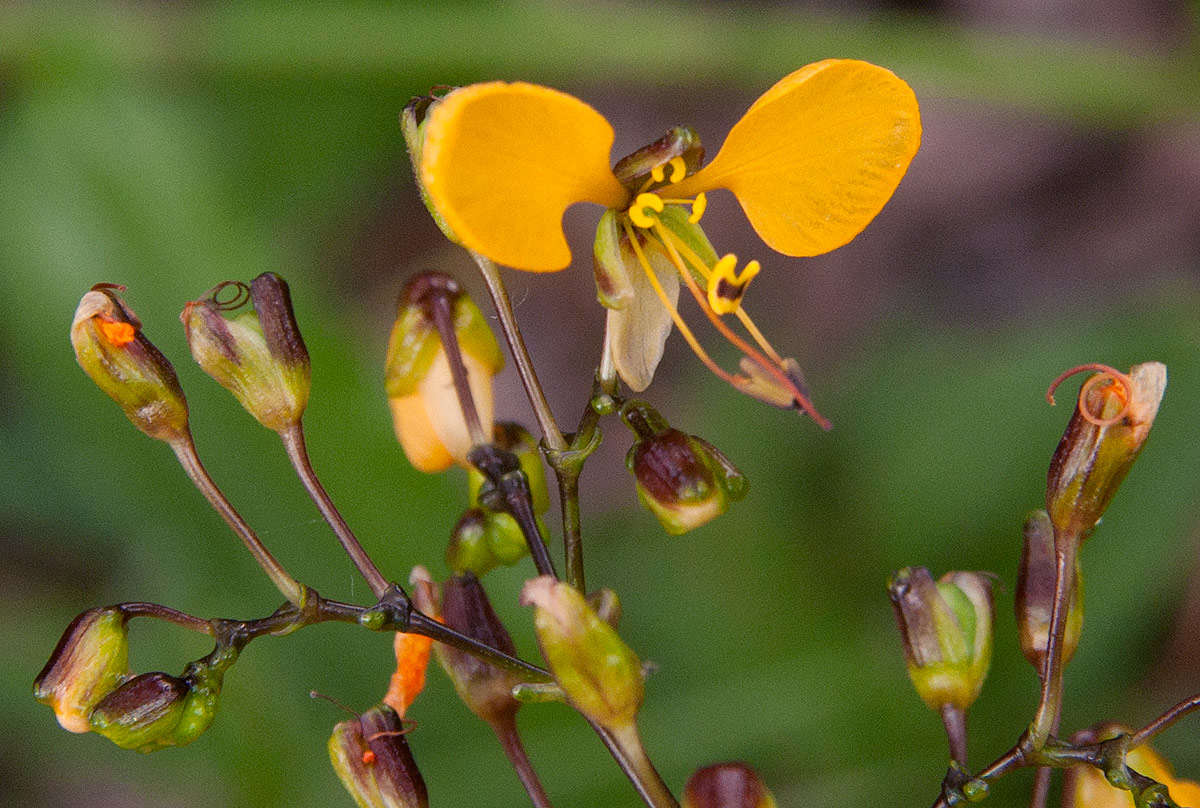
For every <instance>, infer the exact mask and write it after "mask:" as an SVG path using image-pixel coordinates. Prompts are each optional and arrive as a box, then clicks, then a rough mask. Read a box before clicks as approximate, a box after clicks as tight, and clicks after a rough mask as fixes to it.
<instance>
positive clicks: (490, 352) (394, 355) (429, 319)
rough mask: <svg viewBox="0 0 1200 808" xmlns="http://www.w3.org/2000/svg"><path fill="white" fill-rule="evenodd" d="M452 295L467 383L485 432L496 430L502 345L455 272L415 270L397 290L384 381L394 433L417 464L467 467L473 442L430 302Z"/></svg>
mask: <svg viewBox="0 0 1200 808" xmlns="http://www.w3.org/2000/svg"><path fill="white" fill-rule="evenodd" d="M443 297H448V298H449V299H450V301H451V318H452V322H453V328H454V334H455V338H456V340H457V342H458V347H459V350H460V353H461V354H462V361H463V365H464V366H465V368H466V373H467V381H468V386H469V387H470V391H471V397H472V399H473V403H474V405H475V411H476V413H477V414H478V417H479V423H480V425H481V426H482V428H483V431H484V433H485V434H491V432H492V412H493V398H492V377H493V376H494V375H495V374H496V373H498V372H499V371H500V368H502V367H503V366H504V356H503V355H502V354H501V353H500V345H499V344H498V343H497V342H496V337H495V335H494V334H493V333H492V330H491V329H490V328H489V327H488V324H487V321H486V320H485V319H484V317H483V313H482V312H480V311H479V308H478V307H477V306H476V305H475V304H474V303H473V302H472V301H471V298H469V297H468V296H467V295H466V294H465V293H464V292H463V291H462V289H461V287H460V286H459V285H458V283H457V282H456V281H455V280H454V279H453V278H451V277H449V276H447V275H443V274H440V273H436V272H425V273H421V274H420V275H417V276H415V277H414V278H412V279H411V280H409V282H408V283H407V284H405V286H404V290H403V291H402V292H401V293H400V308H399V312H398V314H397V316H396V323H395V325H394V326H393V327H392V335H391V339H390V340H389V342H388V352H387V370H386V385H387V394H388V401H389V403H390V404H391V408H392V418H393V422H394V425H395V429H396V437H397V438H398V439H399V441H400V444H401V446H403V447H404V453H405V455H407V456H408V460H409V462H410V463H412V464H413V466H414V467H415V468H417V469H418V470H420V471H426V472H434V471H442V470H443V469H446V468H448V467H449V466H450V465H451V464H453V463H456V462H457V463H459V464H461V465H463V466H469V465H470V463H469V461H468V460H467V453H468V452H469V451H470V449H471V447H472V446H473V445H474V441H472V439H471V433H470V430H469V429H468V426H467V419H466V417H465V416H464V415H463V410H462V407H461V406H460V404H459V400H458V395H457V392H456V391H455V387H454V380H453V375H452V373H451V369H450V360H449V358H448V357H447V354H446V349H445V347H444V346H443V345H442V340H441V337H440V336H439V334H438V331H437V327H436V325H435V323H434V320H433V314H432V312H431V310H430V306H431V305H433V302H434V300H435V298H443Z"/></svg>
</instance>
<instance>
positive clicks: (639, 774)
mask: <svg viewBox="0 0 1200 808" xmlns="http://www.w3.org/2000/svg"><path fill="white" fill-rule="evenodd" d="M589 723H592V722H590V721H589ZM592 729H594V730H595V731H596V734H597V735H599V736H600V740H601V741H603V742H604V746H605V747H606V748H607V749H608V751H609V753H610V754H611V755H612V756H613V759H614V760H615V761H616V762H617V765H618V766H620V767H621V771H623V772H624V773H625V776H626V777H628V778H629V782H630V783H632V784H633V787H634V789H635V790H636V791H637V793H638V796H639V797H641V798H642V801H643V802H645V803H646V805H647V806H649V808H679V801H678V800H677V799H675V795H674V794H672V793H671V789H669V788H667V784H666V783H665V782H663V779H662V775H660V774H659V773H658V769H656V768H654V764H653V763H651V762H650V758H649V756H647V755H646V750H645V748H644V747H643V746H642V739H641V737H640V736H639V735H638V731H637V726H636V725H634V724H629V725H628V726H626V727H620V728H616V729H611V730H610V729H607V728H605V727H601V726H600V725H598V724H595V723H592Z"/></svg>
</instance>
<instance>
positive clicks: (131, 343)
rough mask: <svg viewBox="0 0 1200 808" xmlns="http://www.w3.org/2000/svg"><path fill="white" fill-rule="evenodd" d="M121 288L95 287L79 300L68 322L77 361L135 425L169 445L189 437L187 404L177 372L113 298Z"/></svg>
mask: <svg viewBox="0 0 1200 808" xmlns="http://www.w3.org/2000/svg"><path fill="white" fill-rule="evenodd" d="M124 288H125V287H123V286H116V285H114V284H109V283H98V284H96V285H95V286H93V287H92V289H91V291H89V292H88V293H87V294H85V295H84V296H83V297H82V298H81V299H80V301H79V306H78V308H76V309H75V318H74V320H73V321H72V323H71V345H72V347H74V349H75V358H76V359H77V360H78V362H79V366H80V367H81V368H83V370H84V372H85V373H87V375H88V376H90V377H91V378H92V381H94V382H95V383H96V386H97V387H99V388H100V389H101V390H103V391H104V392H105V394H107V395H108V397H109V398H111V399H112V400H113V401H115V402H117V404H119V405H120V406H121V409H122V410H124V411H125V415H126V416H128V418H129V420H130V421H132V422H133V425H134V426H136V427H137V428H138V429H140V430H142V431H143V432H145V433H146V434H147V435H149V436H150V437H152V438H157V439H158V440H163V441H167V442H168V443H172V442H175V441H178V440H180V439H183V438H185V437H186V436H187V434H188V407H187V400H186V399H185V398H184V396H183V390H182V388H180V386H179V378H178V377H177V376H176V375H175V368H173V367H172V366H171V363H170V362H168V361H167V358H166V357H165V356H163V355H162V353H161V352H160V351H159V350H158V349H157V348H155V347H154V345H153V344H152V343H151V342H150V340H148V339H146V337H145V335H144V334H142V323H141V321H140V320H138V318H137V316H136V315H135V314H134V313H133V310H132V309H130V308H129V307H128V306H127V305H125V301H123V300H122V299H121V297H120V296H119V295H118V294H117V292H119V291H123V290H124Z"/></svg>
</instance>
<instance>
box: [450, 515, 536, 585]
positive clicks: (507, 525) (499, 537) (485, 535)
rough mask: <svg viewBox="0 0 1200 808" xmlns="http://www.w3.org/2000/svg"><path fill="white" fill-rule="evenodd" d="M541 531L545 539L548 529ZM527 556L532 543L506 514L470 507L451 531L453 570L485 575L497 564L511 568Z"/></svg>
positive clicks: (451, 567)
mask: <svg viewBox="0 0 1200 808" xmlns="http://www.w3.org/2000/svg"><path fill="white" fill-rule="evenodd" d="M538 526H539V527H541V520H540V519H539V520H538ZM540 532H541V534H542V539H543V541H544V540H545V537H546V532H545V530H542V531H540ZM527 555H529V544H528V543H527V542H526V541H525V534H524V533H522V532H521V526H520V525H518V524H517V520H516V519H513V518H512V517H511V516H510V515H508V514H507V513H502V512H498V511H489V510H485V509H483V508H471V509H470V510H468V511H466V512H465V513H464V514H463V515H462V517H461V518H460V519H459V520H458V523H457V524H455V525H454V530H453V531H451V533H450V542H449V543H448V544H447V545H446V566H448V567H449V568H450V569H451V570H453V571H454V572H460V573H461V572H472V573H474V574H475V575H479V576H483V575H486V574H487V573H488V572H490V571H491V570H492V569H494V568H495V567H498V566H506V567H511V566H512V565H513V564H516V563H517V562H518V561H520V560H521V559H522V558H524V557H525V556H527Z"/></svg>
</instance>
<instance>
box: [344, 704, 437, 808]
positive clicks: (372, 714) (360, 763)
mask: <svg viewBox="0 0 1200 808" xmlns="http://www.w3.org/2000/svg"><path fill="white" fill-rule="evenodd" d="M405 731H406V730H405V729H404V725H403V722H402V721H401V720H400V716H398V715H396V711H395V710H393V709H392V708H391V707H388V706H387V705H386V704H380V705H377V706H375V707H372V708H371V709H369V710H367V711H366V712H365V713H363V714H362V715H361V716H360V717H358V718H351V719H347V720H346V721H342V722H339V723H338V724H337V725H336V726H335V727H334V728H333V734H332V735H331V736H329V760H330V761H331V762H332V763H333V770H334V771H335V772H337V776H338V779H340V780H341V781H342V785H343V786H345V787H346V791H348V792H350V796H351V797H353V798H354V801H355V802H356V803H357V804H358V806H359V808H427V806H428V805H429V797H428V795H427V794H426V792H425V781H424V779H422V777H421V772H420V771H418V770H417V764H416V761H415V760H413V756H412V752H411V751H410V750H409V748H408V741H407V739H406V738H405V737H404V734H405Z"/></svg>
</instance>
